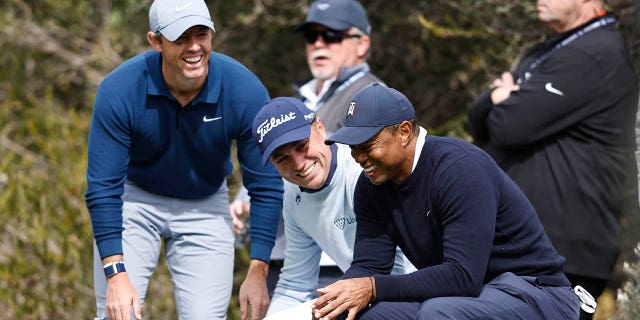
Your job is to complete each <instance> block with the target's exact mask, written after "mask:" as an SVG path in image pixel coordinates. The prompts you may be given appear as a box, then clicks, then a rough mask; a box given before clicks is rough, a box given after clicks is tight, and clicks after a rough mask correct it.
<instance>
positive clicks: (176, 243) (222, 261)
mask: <svg viewBox="0 0 640 320" xmlns="http://www.w3.org/2000/svg"><path fill="white" fill-rule="evenodd" d="M122 199H123V201H124V204H123V226H124V229H125V230H124V231H123V234H122V238H123V240H122V245H123V251H124V262H125V267H126V269H127V275H128V276H129V280H130V281H131V282H132V284H133V286H134V287H135V289H136V291H137V293H138V296H139V297H140V302H141V304H144V300H145V294H146V292H147V288H148V285H149V279H150V278H151V275H152V274H153V272H154V270H155V269H156V266H157V264H158V258H159V257H160V251H161V249H162V243H163V242H164V253H165V255H166V260H167V265H168V268H169V272H170V274H171V281H172V283H173V289H174V296H175V300H176V308H177V312H178V317H179V318H180V319H225V318H226V314H227V308H228V306H229V300H230V298H231V289H232V286H233V259H234V235H233V230H232V223H231V216H230V214H229V200H228V190H227V187H226V182H225V183H223V184H222V186H221V187H220V189H219V190H218V192H217V193H215V194H214V195H212V196H210V197H207V198H204V199H197V200H193V199H176V198H170V197H165V196H160V195H157V194H153V193H149V192H146V191H144V190H142V189H140V188H139V187H136V186H135V185H133V184H129V183H127V184H126V185H125V191H124V194H123V196H122ZM94 287H95V293H96V304H97V318H96V319H107V314H106V292H107V281H106V278H105V276H104V272H103V270H102V261H101V260H100V256H99V254H98V250H97V247H95V245H94ZM142 312H143V314H144V308H143V311H142ZM132 319H133V314H132Z"/></svg>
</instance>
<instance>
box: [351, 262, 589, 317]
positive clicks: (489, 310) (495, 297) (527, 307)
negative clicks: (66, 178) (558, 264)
mask: <svg viewBox="0 0 640 320" xmlns="http://www.w3.org/2000/svg"><path fill="white" fill-rule="evenodd" d="M579 310H580V301H579V299H578V296H576V295H575V293H574V292H573V290H572V289H571V287H570V286H559V287H554V286H541V285H538V284H536V283H535V279H534V278H532V277H520V276H516V275H514V274H513V273H510V272H509V273H504V274H502V275H500V276H498V277H496V278H495V279H493V280H492V281H491V282H489V283H487V284H486V285H485V286H484V289H483V290H482V293H481V294H480V296H479V297H438V298H431V299H428V300H426V301H424V302H384V301H382V302H379V303H377V304H376V305H374V306H373V307H372V308H369V309H364V310H362V311H361V312H360V313H359V315H358V319H360V320H373V319H381V320H382V319H394V320H404V319H406V320H416V319H419V320H426V319H429V320H434V319H456V320H460V319H505V320H514V319H532V320H533V319H535V320H538V319H553V320H555V319H558V320H560V319H562V320H564V319H571V320H574V319H576V320H577V319H578V317H579Z"/></svg>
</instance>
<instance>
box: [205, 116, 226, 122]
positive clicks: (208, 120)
mask: <svg viewBox="0 0 640 320" xmlns="http://www.w3.org/2000/svg"><path fill="white" fill-rule="evenodd" d="M220 119H222V117H215V118H207V116H204V117H202V121H203V122H211V121H215V120H220Z"/></svg>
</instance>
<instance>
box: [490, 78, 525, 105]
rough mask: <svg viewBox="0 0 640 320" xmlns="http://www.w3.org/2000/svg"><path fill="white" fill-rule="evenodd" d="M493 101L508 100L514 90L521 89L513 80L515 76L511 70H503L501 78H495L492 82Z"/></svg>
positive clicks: (497, 102) (496, 102) (494, 102)
mask: <svg viewBox="0 0 640 320" xmlns="http://www.w3.org/2000/svg"><path fill="white" fill-rule="evenodd" d="M491 88H493V91H491V102H493V104H499V103H502V102H503V101H505V100H507V98H509V96H511V92H512V91H518V90H520V87H519V86H518V85H516V84H515V82H514V81H513V76H512V75H511V73H510V72H503V73H502V75H501V76H500V78H498V79H495V80H493V83H492V84H491Z"/></svg>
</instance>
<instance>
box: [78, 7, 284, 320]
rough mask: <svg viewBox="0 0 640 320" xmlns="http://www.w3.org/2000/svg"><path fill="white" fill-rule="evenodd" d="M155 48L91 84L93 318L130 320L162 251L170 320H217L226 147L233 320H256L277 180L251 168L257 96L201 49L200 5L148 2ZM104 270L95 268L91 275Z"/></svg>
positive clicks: (233, 65)
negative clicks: (239, 223)
mask: <svg viewBox="0 0 640 320" xmlns="http://www.w3.org/2000/svg"><path fill="white" fill-rule="evenodd" d="M149 26H150V29H151V31H149V32H148V33H147V40H148V41H149V43H150V44H151V46H152V47H153V48H154V49H155V50H153V51H149V52H145V53H142V54H140V55H138V56H136V57H133V58H132V59H130V60H128V61H126V62H125V63H123V64H122V65H121V66H119V67H118V68H116V69H115V70H114V71H113V72H111V73H110V74H109V75H108V76H107V77H106V78H105V79H104V81H103V82H102V83H101V84H100V87H99V88H98V92H97V94H96V99H95V105H94V113H93V118H92V121H91V128H90V132H89V146H88V150H89V151H88V152H89V158H88V169H87V183H88V189H87V192H86V202H87V207H88V208H89V212H90V214H91V221H92V224H93V231H94V236H95V242H96V250H95V262H94V266H95V272H94V274H95V276H94V279H95V290H96V300H97V308H98V312H97V318H98V319H106V318H107V317H108V318H109V319H129V318H130V310H131V309H132V311H133V315H134V317H136V318H138V319H139V318H140V316H141V306H142V304H143V302H144V296H145V293H146V290H147V287H148V282H149V279H150V278H151V276H152V273H153V271H154V270H155V268H156V266H157V262H158V258H159V255H160V253H161V252H160V250H161V248H162V245H163V243H164V249H165V254H166V258H167V263H168V267H169V271H170V273H171V279H172V281H173V284H174V292H175V299H176V307H177V311H178V316H179V318H180V319H225V318H226V312H227V308H228V304H229V299H230V296H231V289H232V285H233V265H234V264H233V258H234V246H233V244H234V235H233V231H232V224H231V217H230V216H229V213H228V209H227V206H228V204H229V201H228V195H227V186H226V180H225V177H226V176H227V175H228V174H229V173H231V171H232V169H233V165H232V163H231V161H230V153H231V144H232V140H236V141H237V146H238V158H239V159H240V164H241V166H242V169H243V173H244V174H243V184H244V185H245V186H246V187H247V189H248V190H249V194H250V195H251V208H252V215H251V226H252V228H251V239H252V247H251V259H252V260H251V264H250V266H249V270H248V272H247V277H246V279H245V282H244V283H243V285H242V287H241V288H240V303H241V312H242V313H243V314H242V316H243V319H244V318H245V316H246V315H247V312H248V311H249V310H248V308H249V307H250V308H251V310H250V311H251V319H262V317H264V314H265V313H266V311H267V306H268V303H269V297H268V294H267V288H266V281H265V277H266V274H267V271H268V261H269V256H270V254H271V248H272V246H273V242H274V239H275V234H276V228H277V224H278V220H279V217H280V212H281V210H282V204H281V201H282V180H281V179H280V177H279V176H278V173H277V171H276V170H275V168H274V167H273V166H267V167H263V165H262V162H261V157H260V150H259V149H258V146H257V145H256V143H255V141H253V138H252V135H251V123H252V120H253V118H254V117H255V115H256V114H257V112H258V110H259V109H260V108H261V107H262V106H263V105H264V103H265V102H266V101H268V99H269V97H268V93H267V90H266V89H265V87H264V86H263V85H262V83H261V82H260V81H259V80H258V78H257V77H256V76H255V75H254V74H252V73H251V72H250V71H249V70H248V69H247V68H245V67H244V66H243V65H241V64H240V63H238V62H237V61H235V60H233V59H232V58H230V57H227V56H225V55H222V54H218V53H213V52H212V46H211V38H212V33H213V32H214V26H213V22H212V21H211V18H210V15H209V10H208V8H207V6H206V4H205V2H204V1H203V0H192V1H174V0H156V1H154V2H153V4H152V5H151V9H150V11H149ZM103 269H104V272H103Z"/></svg>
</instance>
